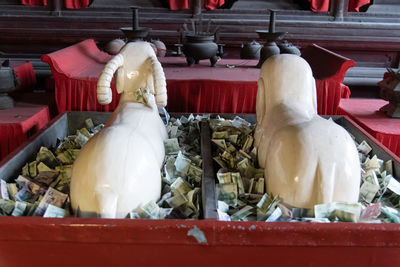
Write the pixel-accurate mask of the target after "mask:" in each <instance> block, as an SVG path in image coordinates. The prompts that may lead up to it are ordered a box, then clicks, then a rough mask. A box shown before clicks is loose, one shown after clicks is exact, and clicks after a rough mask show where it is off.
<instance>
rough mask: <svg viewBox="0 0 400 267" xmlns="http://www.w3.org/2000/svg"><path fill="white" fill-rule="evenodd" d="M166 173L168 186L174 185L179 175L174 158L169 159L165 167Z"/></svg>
mask: <svg viewBox="0 0 400 267" xmlns="http://www.w3.org/2000/svg"><path fill="white" fill-rule="evenodd" d="M164 173H165V179H166V182H167V183H168V184H172V183H173V182H174V181H175V180H176V178H177V176H178V174H177V171H176V169H175V158H174V157H168V158H167V160H166V163H165V165H164Z"/></svg>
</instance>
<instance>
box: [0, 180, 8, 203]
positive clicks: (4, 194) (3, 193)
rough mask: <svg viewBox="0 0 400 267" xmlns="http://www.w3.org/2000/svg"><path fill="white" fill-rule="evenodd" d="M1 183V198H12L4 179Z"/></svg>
mask: <svg viewBox="0 0 400 267" xmlns="http://www.w3.org/2000/svg"><path fill="white" fill-rule="evenodd" d="M0 181H1V184H0V190H1V198H3V199H10V196H9V194H8V189H7V183H6V181H4V180H3V179H0Z"/></svg>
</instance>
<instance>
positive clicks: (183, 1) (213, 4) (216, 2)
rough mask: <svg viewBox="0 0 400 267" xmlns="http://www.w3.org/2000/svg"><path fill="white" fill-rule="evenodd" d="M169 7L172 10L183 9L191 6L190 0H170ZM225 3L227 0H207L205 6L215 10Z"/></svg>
mask: <svg viewBox="0 0 400 267" xmlns="http://www.w3.org/2000/svg"><path fill="white" fill-rule="evenodd" d="M168 1H169V8H170V9H171V10H183V9H188V8H189V1H188V0H168ZM224 3H225V0H206V2H205V7H206V8H207V9H210V10H213V9H216V8H219V7H220V6H222V5H223V4H224Z"/></svg>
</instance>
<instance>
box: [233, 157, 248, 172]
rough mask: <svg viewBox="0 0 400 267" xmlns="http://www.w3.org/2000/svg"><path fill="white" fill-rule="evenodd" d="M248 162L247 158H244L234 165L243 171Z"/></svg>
mask: <svg viewBox="0 0 400 267" xmlns="http://www.w3.org/2000/svg"><path fill="white" fill-rule="evenodd" d="M249 164H250V163H249V159H248V158H245V159H243V160H242V161H240V162H238V164H236V167H237V169H238V170H239V171H240V172H241V173H244V172H245V170H246V169H247V167H248V166H249Z"/></svg>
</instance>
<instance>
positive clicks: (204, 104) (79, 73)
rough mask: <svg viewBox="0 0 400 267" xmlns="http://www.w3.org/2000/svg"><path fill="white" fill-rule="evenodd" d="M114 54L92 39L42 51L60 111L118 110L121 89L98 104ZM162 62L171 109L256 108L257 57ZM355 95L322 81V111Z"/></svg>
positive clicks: (331, 109)
mask: <svg viewBox="0 0 400 267" xmlns="http://www.w3.org/2000/svg"><path fill="white" fill-rule="evenodd" d="M109 59H110V56H109V55H108V54H106V53H104V52H102V51H100V50H99V49H98V48H97V46H96V44H95V43H94V41H93V40H90V39H89V40H85V41H82V42H80V43H78V44H76V45H73V46H70V47H67V48H64V49H62V50H59V51H56V52H53V53H51V54H47V55H43V56H42V61H44V62H47V63H48V64H49V65H50V67H51V70H52V73H53V75H54V78H55V97H56V103H57V107H58V111H59V112H62V111H65V110H78V111H113V110H114V109H115V107H116V106H117V104H118V101H119V96H118V95H117V93H116V90H115V89H113V101H112V102H111V103H110V104H109V105H105V106H102V105H100V104H98V102H97V96H96V83H97V78H98V77H99V75H100V72H101V70H102V69H103V67H104V64H105V63H106V62H107V60H109ZM160 61H161V63H162V65H163V68H164V72H165V75H166V79H167V92H168V106H167V109H168V110H169V111H170V112H200V113H201V112H213V113H254V112H255V110H256V109H255V105H256V95H257V80H258V76H259V73H260V70H259V69H257V68H256V67H255V66H256V64H257V60H242V59H222V60H220V61H219V62H218V63H217V66H216V67H214V68H213V67H210V66H209V65H210V62H209V61H208V60H202V61H200V64H199V65H196V66H193V67H188V66H187V65H186V60H185V58H184V57H165V58H160ZM114 87H115V86H114V84H112V88H114ZM349 96H350V90H349V88H348V87H347V86H345V85H343V84H341V83H339V82H337V81H336V80H334V79H333V80H331V79H324V80H321V81H318V80H317V101H318V113H319V114H321V115H327V114H336V108H337V105H338V104H339V101H340V98H344V97H347V98H348V97H349Z"/></svg>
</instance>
